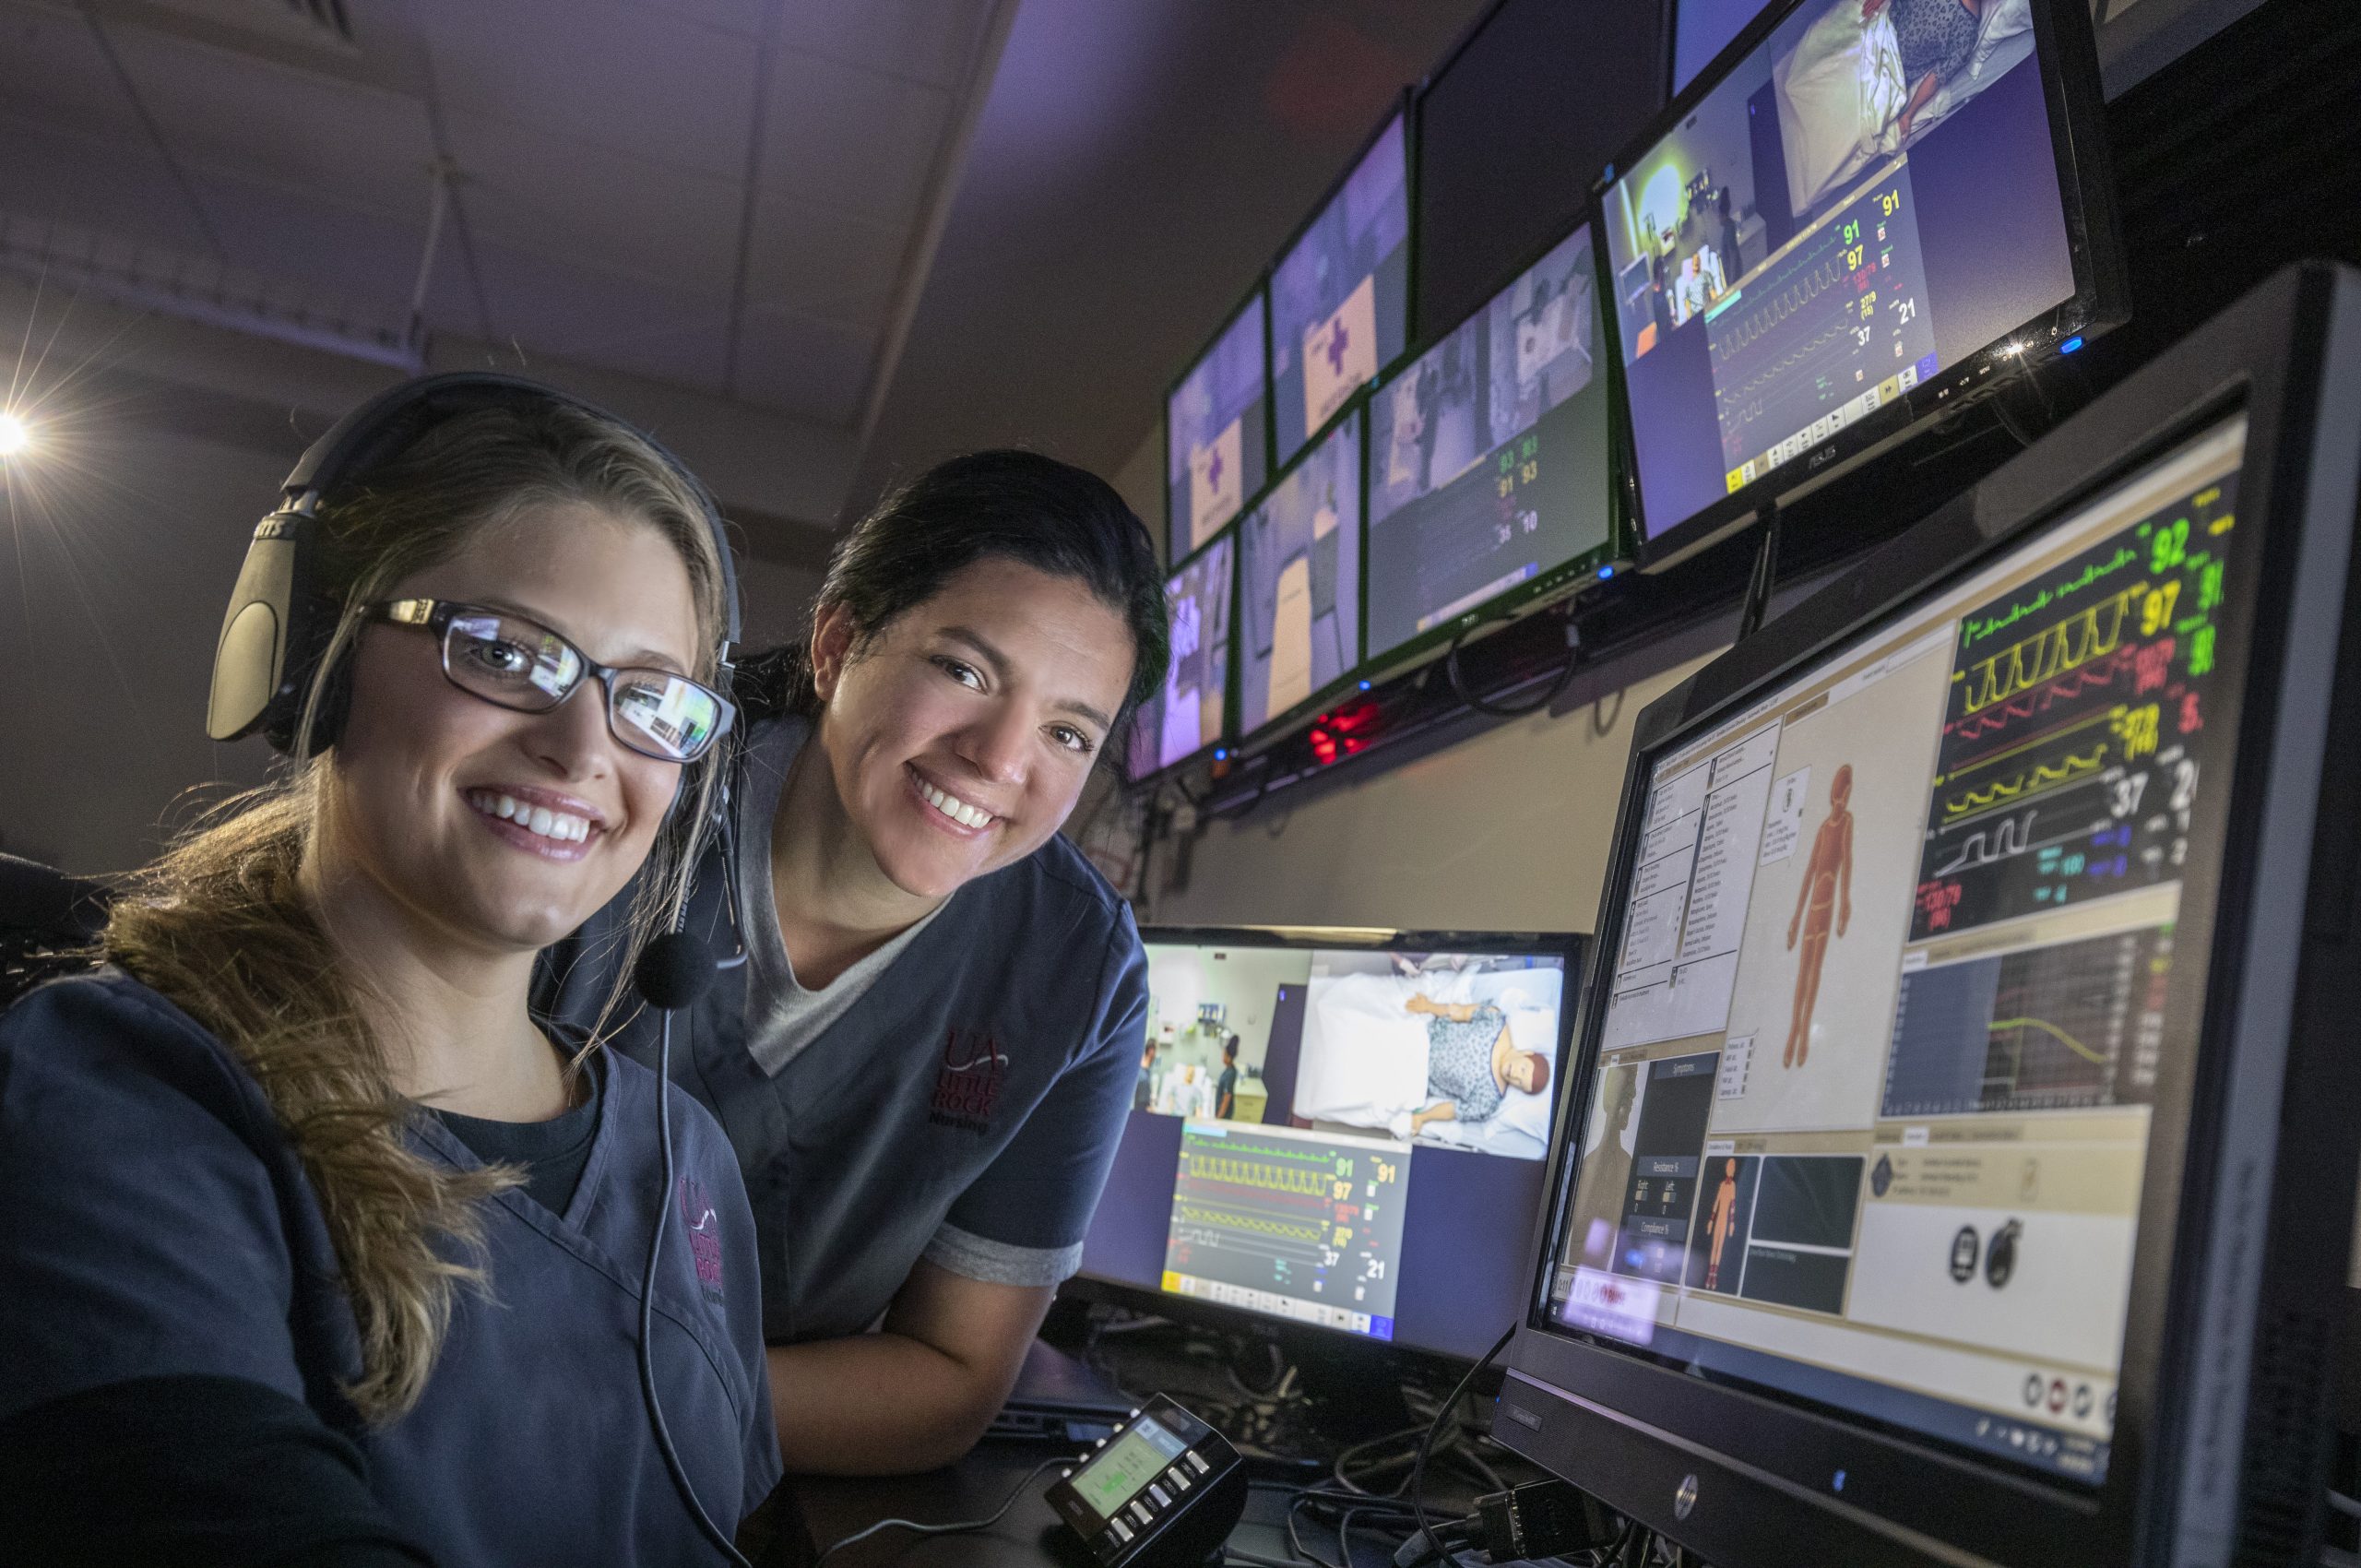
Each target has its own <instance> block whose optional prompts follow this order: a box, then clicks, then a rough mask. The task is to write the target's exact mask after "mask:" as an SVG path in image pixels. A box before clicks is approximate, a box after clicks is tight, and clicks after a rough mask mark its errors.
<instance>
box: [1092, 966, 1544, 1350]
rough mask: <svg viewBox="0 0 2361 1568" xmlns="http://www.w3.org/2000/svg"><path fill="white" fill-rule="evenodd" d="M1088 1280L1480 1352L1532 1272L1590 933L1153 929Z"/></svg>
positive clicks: (1170, 1307)
mask: <svg viewBox="0 0 2361 1568" xmlns="http://www.w3.org/2000/svg"><path fill="white" fill-rule="evenodd" d="M1140 934H1141V937H1142V939H1143V940H1144V941H1145V944H1146V945H1147V961H1148V1008H1149V1017H1148V1042H1149V1046H1150V1047H1151V1048H1152V1049H1151V1050H1150V1051H1147V1052H1145V1053H1144V1055H1145V1060H1144V1061H1143V1063H1142V1064H1141V1068H1140V1075H1139V1078H1138V1081H1137V1083H1136V1084H1135V1085H1134V1087H1133V1096H1132V1108H1133V1109H1132V1118H1131V1123H1130V1124H1129V1126H1128V1127H1127V1128H1126V1129H1125V1131H1124V1134H1123V1142H1122V1146H1121V1149H1120V1150H1119V1151H1118V1153H1117V1155H1116V1161H1115V1169H1114V1171H1113V1173H1112V1174H1111V1175H1110V1176H1109V1180H1108V1184H1107V1190H1106V1194H1105V1196H1104V1197H1103V1198H1101V1200H1100V1202H1099V1206H1098V1212H1097V1217H1096V1218H1094V1219H1093V1220H1092V1222H1091V1228H1090V1235H1089V1238H1088V1240H1087V1241H1086V1242H1085V1243H1084V1250H1083V1262H1082V1272H1083V1276H1084V1278H1083V1280H1082V1281H1081V1283H1082V1284H1083V1285H1084V1286H1085V1288H1086V1289H1088V1288H1089V1287H1091V1286H1092V1285H1094V1284H1095V1285H1097V1287H1099V1288H1101V1289H1105V1288H1109V1287H1113V1288H1117V1289H1123V1290H1127V1291H1128V1292H1130V1293H1131V1295H1132V1297H1133V1299H1134V1300H1138V1301H1142V1303H1143V1304H1147V1302H1148V1301H1150V1300H1152V1301H1153V1303H1154V1305H1155V1306H1156V1308H1157V1310H1160V1311H1168V1312H1169V1311H1174V1310H1182V1311H1187V1310H1190V1309H1193V1310H1194V1312H1195V1313H1197V1314H1199V1315H1203V1314H1206V1313H1213V1314H1217V1315H1229V1316H1233V1317H1235V1316H1238V1315H1247V1316H1252V1317H1260V1318H1264V1319H1266V1320H1268V1319H1276V1320H1281V1321H1288V1322H1294V1323H1299V1324H1311V1325H1313V1326H1315V1327H1319V1328H1324V1329H1329V1330H1334V1331H1335V1332H1337V1333H1341V1334H1348V1335H1354V1336H1359V1337H1362V1338H1367V1339H1377V1340H1387V1341H1392V1342H1394V1343H1396V1344H1401V1345H1406V1346H1408V1347H1411V1348H1418V1349H1423V1350H1430V1351H1436V1352H1441V1353H1442V1354H1446V1355H1453V1356H1460V1357H1467V1358H1473V1357H1476V1356H1478V1355H1481V1354H1482V1353H1483V1351H1484V1348H1485V1347H1486V1346H1487V1345H1488V1344H1489V1343H1490V1341H1491V1339H1492V1338H1493V1336H1496V1335H1497V1334H1498V1333H1499V1332H1500V1327H1499V1325H1500V1324H1501V1323H1504V1322H1506V1321H1507V1319H1508V1317H1509V1316H1510V1315H1511V1314H1513V1313H1514V1311H1515V1302H1516V1300H1517V1297H1518V1295H1519V1293H1520V1292H1521V1291H1522V1290H1523V1289H1525V1280H1526V1277H1527V1275H1526V1268H1527V1261H1528V1248H1529V1245H1530V1237H1531V1233H1532V1223H1533V1218H1534V1215H1535V1212H1536V1207H1537V1206H1538V1202H1539V1199H1540V1196H1541V1191H1542V1186H1543V1179H1544V1176H1545V1173H1546V1171H1547V1169H1548V1168H1547V1166H1546V1165H1545V1163H1544V1161H1543V1157H1544V1155H1545V1154H1546V1153H1547V1152H1548V1146H1549V1132H1550V1117H1551V1113H1552V1108H1553V1107H1554V1105H1555V1104H1556V1101H1557V1099H1558V1095H1557V1092H1556V1085H1557V1083H1558V1076H1557V1075H1558V1073H1559V1069H1560V1064H1561V1057H1560V1043H1561V1041H1562V1040H1563V1039H1564V1036H1565V1031H1566V1028H1567V1020H1568V1018H1569V1016H1571V1013H1572V1008H1571V1006H1570V1005H1569V1004H1570V1003H1571V1002H1572V996H1571V994H1570V992H1569V991H1568V986H1569V984H1570V983H1571V982H1570V976H1571V975H1572V972H1573V970H1574V968H1575V967H1576V966H1577V964H1578V955H1579V954H1580V952H1581V947H1582V939H1581V938H1580V937H1574V936H1530V935H1526V936H1514V935H1508V934H1493V935H1483V934H1471V933H1466V932H1454V933H1449V934H1439V935H1412V934H1409V933H1406V932H1367V933H1360V935H1361V938H1362V939H1361V940H1359V941H1357V942H1355V943H1353V944H1350V945H1347V944H1345V943H1343V942H1342V941H1340V940H1339V939H1338V936H1337V934H1336V933H1333V932H1291V931H1287V930H1285V929H1263V930H1256V931H1227V932H1217V931H1205V930H1195V929H1181V928H1170V929H1165V930H1158V929H1157V928H1155V927H1148V928H1145V929H1144V930H1143V931H1142V932H1141V933H1140Z"/></svg>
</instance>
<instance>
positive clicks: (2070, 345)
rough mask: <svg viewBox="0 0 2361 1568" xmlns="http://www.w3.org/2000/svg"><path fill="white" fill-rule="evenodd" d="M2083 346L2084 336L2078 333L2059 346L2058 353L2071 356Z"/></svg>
mask: <svg viewBox="0 0 2361 1568" xmlns="http://www.w3.org/2000/svg"><path fill="white" fill-rule="evenodd" d="M2081 347H2082V334H2081V333H2079V332H2077V333H2075V334H2074V336H2072V337H2071V338H2069V339H2066V341H2064V342H2063V343H2060V344H2058V352H2059V353H2061V354H2070V353H2072V352H2073V351H2074V350H2077V349H2079V348H2081Z"/></svg>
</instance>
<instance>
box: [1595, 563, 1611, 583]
mask: <svg viewBox="0 0 2361 1568" xmlns="http://www.w3.org/2000/svg"><path fill="white" fill-rule="evenodd" d="M1614 575H1615V568H1614V567H1612V566H1601V567H1600V568H1599V569H1598V580H1599V581H1600V582H1602V583H1603V582H1605V581H1606V580H1607V579H1608V578H1609V577H1611V576H1614Z"/></svg>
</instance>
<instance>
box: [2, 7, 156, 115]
mask: <svg viewBox="0 0 2361 1568" xmlns="http://www.w3.org/2000/svg"><path fill="white" fill-rule="evenodd" d="M0 107H5V109H6V113H8V115H9V116H10V117H11V118H14V119H18V120H24V121H30V122H31V123H33V124H36V125H41V126H42V127H44V128H46V129H48V130H52V131H64V132H67V133H69V134H71V135H75V136H82V137H92V138H95V139H101V140H110V141H116V142H124V143H136V144H137V145H139V146H141V147H147V146H148V145H149V142H148V131H147V127H146V126H144V125H141V124H140V123H139V115H138V113H137V111H136V110H135V109H134V108H133V107H132V102H131V97H130V95H129V94H128V93H126V92H125V91H124V90H123V84H122V83H121V82H120V81H119V80H117V79H116V77H115V74H114V71H113V68H112V67H111V66H109V65H107V60H106V55H105V54H104V53H102V52H101V50H100V48H99V42H98V40H97V39H95V38H93V37H92V36H91V34H90V25H89V23H88V22H87V21H85V20H83V19H82V18H81V17H79V16H77V15H76V14H75V13H74V12H72V11H69V10H63V9H60V8H57V7H54V6H24V5H15V4H0Z"/></svg>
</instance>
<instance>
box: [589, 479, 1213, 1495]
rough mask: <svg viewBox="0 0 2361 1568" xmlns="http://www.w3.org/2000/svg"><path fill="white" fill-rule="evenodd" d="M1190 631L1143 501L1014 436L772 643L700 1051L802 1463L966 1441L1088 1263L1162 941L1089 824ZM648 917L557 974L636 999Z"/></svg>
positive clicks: (676, 1039) (947, 1447)
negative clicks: (1073, 829) (1173, 636)
mask: <svg viewBox="0 0 2361 1568" xmlns="http://www.w3.org/2000/svg"><path fill="white" fill-rule="evenodd" d="M1168 643H1169V628H1168V623H1167V611H1166V606H1165V595H1164V586H1163V573H1162V570H1161V568H1160V567H1159V566H1158V565H1157V560H1156V554H1155V551H1154V549H1153V547H1152V546H1151V544H1150V543H1149V540H1148V535H1147V529H1145V527H1144V526H1143V525H1142V524H1141V522H1140V520H1139V518H1138V517H1135V516H1133V513H1132V511H1131V509H1130V508H1129V507H1127V506H1125V505H1123V503H1122V501H1121V498H1120V497H1118V496H1117V495H1116V493H1115V492H1114V491H1113V489H1112V488H1110V487H1109V485H1108V484H1107V483H1106V482H1105V481H1101V480H1099V479H1097V478H1095V477H1093V476H1092V475H1090V474H1086V473H1085V472H1083V471H1082V470H1080V469H1074V468H1071V467H1069V466H1067V465H1066V464H1063V463H1060V462H1056V461H1053V460H1052V459H1050V458H1048V457H1038V456H1036V455H1034V454H1031V453H1025V452H983V453H978V454H975V455H973V456H969V457H958V458H955V459H953V460H951V461H949V462H946V463H943V464H942V465H941V466H940V467H938V468H935V469H932V470H931V471H930V472H928V473H926V474H924V475H922V476H921V477H919V479H918V480H916V481H913V482H911V483H910V484H909V485H908V486H907V487H905V488H904V489H902V490H900V491H898V492H896V493H893V494H891V495H888V496H887V497H885V498H884V500H883V501H882V502H880V503H879V504H878V505H877V507H876V508H875V510H873V511H872V512H871V513H870V514H869V515H868V516H867V517H864V518H863V519H862V520H861V521H860V523H859V524H858V525H856V526H855V527H854V528H853V529H852V530H851V532H850V533H848V535H847V536H846V538H845V539H844V540H843V542H842V543H841V545H840V546H839V547H838V549H837V551H836V557H835V560H834V561H833V563H832V564H831V565H830V567H829V571H828V576H827V579H826V581H825V583H824V584H823V586H822V588H821V589H820V593H819V597H818V601H817V603H816V604H815V606H814V607H813V616H812V624H811V630H810V635H809V637H808V639H807V640H806V641H805V643H804V644H803V645H802V646H801V647H790V648H787V649H783V650H780V651H778V652H777V653H775V654H770V655H765V656H761V657H758V658H754V659H748V660H745V661H743V662H742V664H741V666H740V679H739V685H738V692H739V696H740V700H741V702H742V705H743V706H744V707H745V708H746V709H747V711H748V714H749V717H750V719H751V720H752V722H751V724H750V726H749V728H748V731H747V733H746V737H745V744H744V750H743V754H742V765H741V766H740V767H739V768H738V770H737V772H736V775H735V777H734V778H733V780H732V784H731V790H730V802H729V806H728V809H727V810H726V812H725V814H724V817H723V821H724V824H725V833H724V836H723V837H724V840H725V841H724V842H723V843H721V844H719V845H718V846H717V847H716V848H715V849H714V850H713V851H712V852H710V853H709V854H708V855H707V856H706V860H705V861H704V863H703V865H702V866H701V868H700V871H699V874H698V877H697V885H696V890H695V892H694V895H693V897H692V901H691V916H690V929H691V930H693V931H695V932H700V933H702V934H705V935H706V936H707V937H708V938H709V939H710V940H711V941H712V942H713V943H714V944H715V946H716V948H717V950H718V953H719V954H720V955H721V956H722V957H723V962H724V964H725V968H724V970H723V973H722V976H721V982H720V983H719V984H718V985H716V986H715V987H714V988H713V989H712V991H711V992H708V993H707V995H706V998H705V1000H703V1001H702V1002H701V1003H699V1004H697V1005H696V1006H695V1007H694V1009H692V1010H690V1011H689V1012H686V1013H683V1014H681V1015H677V1016H676V1017H675V1020H674V1023H673V1055H672V1061H673V1063H674V1070H675V1074H676V1075H677V1076H678V1078H679V1080H680V1081H681V1083H682V1085H683V1086H684V1087H687V1088H688V1089H690V1090H691V1091H692V1092H693V1093H694V1094H695V1095H696V1096H697V1097H698V1098H699V1099H702V1100H703V1101H704V1102H705V1103H706V1105H708V1106H709V1107H711V1108H712V1110H713V1111H715V1113H716V1114H717V1115H718V1117H719V1118H720V1120H721V1123H722V1125H723V1126H724V1127H725V1128H726V1129H727V1130H728V1131H729V1134H730V1139H731V1141H732V1142H733V1143H734V1144H735V1145H736V1146H737V1150H738V1157H739V1161H740V1164H741V1166H742V1169H743V1170H744V1171H745V1172H746V1177H747V1184H748V1187H749V1190H750V1194H751V1195H752V1197H753V1206H754V1216H755V1227H756V1231H757V1235H758V1238H759V1241H760V1245H761V1248H762V1257H763V1293H764V1328H765V1335H766V1336H767V1337H768V1339H769V1341H770V1368H771V1384H772V1393H773V1398H774V1402H775V1405H776V1408H777V1417H778V1430H779V1436H780V1441H781V1444H782V1447H783V1450H784V1452H785V1455H786V1462H787V1465H788V1467H789V1469H791V1470H801V1471H822V1472H838V1473H862V1472H866V1473H888V1472H900V1471H912V1470H921V1469H926V1468H929V1467H933V1466H936V1465H940V1464H943V1463H946V1462H947V1461H949V1460H951V1459H952V1458H955V1457H956V1456H957V1455H960V1454H962V1453H964V1452H966V1450H967V1448H968V1447H969V1446H970V1445H971V1444H972V1443H974V1442H975V1440H976V1438H977V1437H978V1436H979V1435H980V1434H981V1433H982V1431H983V1430H984V1428H985V1427H986V1425H988V1424H989V1423H990V1421H991V1418H992V1416H993V1415H994V1414H995V1413H996V1412H997V1411H998V1410H999V1408H1000V1406H1001V1403H1002V1401H1003V1399H1004V1398H1005V1397H1006V1396H1007V1393H1008V1389H1009V1387H1010V1385H1011V1384H1013V1382H1014V1378H1015V1375H1016V1371H1017V1368H1018V1366H1019V1364H1020V1363H1021V1362H1022V1360H1023V1359H1024V1355H1025V1348H1026V1345H1027V1344H1028V1343H1030V1341H1031V1339H1032V1337H1033V1334H1034V1331H1035V1330H1036V1329H1037V1328H1038V1326H1039V1324H1040V1320H1041V1317H1042V1314H1043V1313H1045V1312H1046V1311H1047V1310H1048V1307H1049V1302H1050V1296H1051V1294H1052V1292H1053V1291H1054V1290H1055V1289H1056V1287H1057V1285H1058V1284H1059V1282H1060V1281H1062V1280H1063V1279H1064V1278H1065V1277H1067V1276H1068V1275H1070V1274H1072V1273H1073V1272H1074V1269H1075V1268H1076V1267H1077V1266H1078V1265H1079V1263H1080V1260H1081V1253H1082V1240H1083V1235H1084V1232H1085V1231H1086V1229H1088V1226H1089V1222H1090V1216H1091V1211H1092V1210H1093V1208H1094V1207H1095V1206H1097V1197H1098V1189H1099V1186H1100V1184H1101V1183H1102V1182H1104V1180H1105V1178H1106V1173H1107V1170H1108V1167H1109V1162H1110V1161H1111V1160H1112V1158H1113V1157H1114V1152H1115V1146H1116V1143H1117V1141H1118V1140H1119V1139H1120V1137H1121V1134H1122V1129H1123V1124H1124V1120H1125V1118H1126V1116H1127V1114H1128V1111H1129V1108H1130V1106H1131V1103H1132V1099H1133V1090H1134V1087H1135V1086H1136V1084H1137V1081H1138V1078H1139V1075H1140V1063H1141V1059H1142V1055H1141V1053H1142V1042H1143V1039H1144V1036H1145V1028H1146V1013H1147V964H1146V957H1145V954H1144V953H1143V951H1142V949H1141V947H1140V940H1139V933H1138V931H1137V929H1136V927H1135V926H1134V925H1133V920H1132V915H1131V911H1130V909H1129V908H1128V907H1127V906H1126V905H1125V903H1124V901H1123V900H1122V898H1121V897H1120V896H1118V895H1117V894H1116V892H1115V891H1114V890H1113V889H1112V888H1111V887H1109V885H1107V883H1106V881H1105V879H1104V878H1102V877H1101V876H1100V875H1099V874H1098V873H1097V871H1095V870H1094V869H1093V868H1092V867H1091V865H1090V863H1089V862H1088V861H1086V860H1085V859H1084V858H1083V857H1082V855H1081V854H1080V852H1079V851H1077V850H1076V849H1074V846H1073V845H1072V844H1071V843H1069V842H1068V841H1067V840H1066V839H1064V838H1062V837H1060V836H1059V832H1058V830H1059V828H1060V827H1061V826H1063V825H1064V823H1065V821H1066V818H1067V816H1068V815H1069V814H1071V813H1072V812H1073V810H1074V805H1075V803H1076V802H1077V801H1079V799H1080V798H1081V795H1082V790H1083V787H1084V785H1085V783H1086V782H1087V780H1088V779H1089V778H1090V774H1091V770H1092V769H1093V768H1094V767H1095V766H1097V763H1098V761H1099V759H1100V758H1101V757H1102V756H1117V757H1120V755H1121V745H1120V744H1118V743H1117V742H1118V741H1119V739H1120V737H1121V731H1122V728H1123V725H1124V722H1125V719H1126V718H1127V716H1128V715H1129V714H1130V712H1131V711H1132V709H1133V708H1134V707H1137V705H1138V704H1139V703H1140V702H1141V701H1142V700H1143V699H1145V697H1147V696H1148V695H1151V694H1152V693H1154V692H1155V691H1156V690H1157V685H1158V684H1159V683H1160V682H1161V681H1162V679H1163V677H1164V673H1165V665H1166V657H1167V650H1168ZM619 914H620V910H619V909H618V910H615V911H610V913H609V914H608V915H605V916H602V917H601V918H600V920H599V921H594V922H593V923H592V924H591V925H590V926H589V927H587V928H586V929H585V930H584V931H583V932H581V933H579V935H578V937H577V938H576V940H575V942H573V943H572V944H569V946H570V949H571V950H570V952H569V953H567V954H565V955H563V956H560V957H559V959H558V961H557V962H556V963H554V964H553V965H552V968H551V969H550V970H549V972H548V974H547V976H546V980H547V982H548V984H547V988H546V992H545V1000H546V1001H547V1002H548V1004H550V1005H551V1006H552V1008H553V1009H554V1010H557V1011H559V1012H561V1013H564V1014H565V1015H567V1016H580V1015H583V1014H587V1012H588V1011H589V1010H591V1009H594V1008H595V1007H596V1006H597V1005H598V1004H599V999H600V998H601V997H603V996H604V995H605V994H606V993H607V992H608V991H609V990H610V989H611V985H612V980H613V973H614V970H613V964H614V960H613V958H612V957H611V948H612V947H613V945H614V944H613V943H612V940H611V932H612V930H613V929H614V921H615V920H616V919H617V918H618V917H619ZM741 954H742V955H743V961H742V962H738V961H737V960H738V958H739V956H740V955H741ZM655 1028H656V1024H655V1020H654V1019H652V1018H648V1017H642V1018H640V1019H639V1020H637V1021H636V1022H635V1023H634V1024H632V1025H628V1026H626V1028H625V1031H624V1040H625V1046H626V1049H631V1050H634V1051H638V1052H643V1053H645V1052H647V1051H648V1048H649V1047H650V1045H651V1044H652V1042H653V1040H654V1038H655ZM873 1327H874V1328H876V1329H877V1330H878V1331H877V1332H873V1333H872V1332H868V1331H869V1330H871V1329H872V1328H873Z"/></svg>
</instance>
